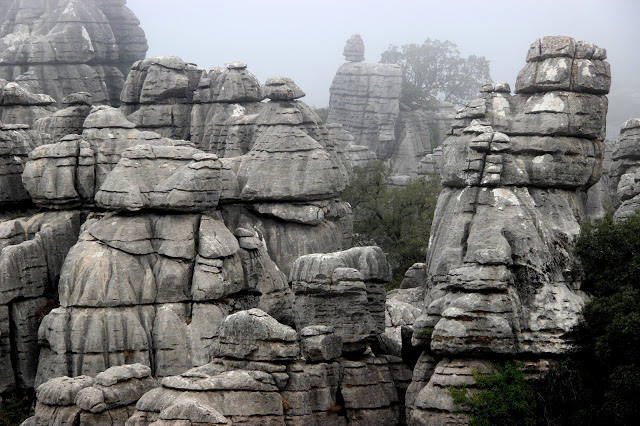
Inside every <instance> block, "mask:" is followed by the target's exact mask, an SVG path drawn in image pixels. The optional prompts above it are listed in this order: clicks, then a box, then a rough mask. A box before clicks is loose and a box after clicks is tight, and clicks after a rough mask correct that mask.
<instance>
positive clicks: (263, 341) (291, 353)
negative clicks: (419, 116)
mask: <svg viewBox="0 0 640 426" xmlns="http://www.w3.org/2000/svg"><path fill="white" fill-rule="evenodd" d="M297 338H298V335H297V333H296V331H295V330H294V329H292V328H291V327H288V326H286V325H284V324H280V323H279V322H278V321H276V320H275V319H274V318H273V317H271V316H269V315H267V314H266V313H265V312H263V311H261V310H260V309H250V310H248V311H241V312H238V313H235V314H232V315H229V316H228V317H227V318H225V320H224V322H223V323H222V325H221V326H220V330H219V336H218V341H217V342H216V343H214V347H213V354H214V355H215V356H222V357H228V358H234V359H249V360H254V361H284V360H291V359H295V358H297V357H298V355H299V353H300V348H299V346H298V342H297Z"/></svg>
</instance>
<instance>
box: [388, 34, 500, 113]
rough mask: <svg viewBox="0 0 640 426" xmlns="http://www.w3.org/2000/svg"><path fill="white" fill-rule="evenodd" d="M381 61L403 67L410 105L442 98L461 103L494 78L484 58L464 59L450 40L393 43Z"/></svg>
mask: <svg viewBox="0 0 640 426" xmlns="http://www.w3.org/2000/svg"><path fill="white" fill-rule="evenodd" d="M380 62H382V63H390V64H399V65H400V66H401V67H402V72H403V87H402V100H403V102H405V103H408V104H411V103H414V102H415V103H419V104H429V103H430V102H432V101H433V99H439V100H442V101H446V102H450V103H452V104H457V105H461V104H464V103H466V102H468V101H469V100H470V99H472V98H473V97H474V96H475V95H476V94H477V93H478V90H479V89H480V87H481V86H482V85H483V84H484V83H488V82H490V81H491V74H490V71H489V61H488V60H487V59H486V58H485V57H483V56H475V55H471V56H469V57H467V58H463V57H461V56H460V52H459V51H458V48H457V46H456V45H455V44H454V43H452V42H450V41H440V40H431V39H427V40H426V41H425V42H424V43H422V44H405V45H403V46H401V47H399V46H394V45H391V46H389V48H388V49H387V50H386V51H385V52H383V53H382V58H381V60H380Z"/></svg>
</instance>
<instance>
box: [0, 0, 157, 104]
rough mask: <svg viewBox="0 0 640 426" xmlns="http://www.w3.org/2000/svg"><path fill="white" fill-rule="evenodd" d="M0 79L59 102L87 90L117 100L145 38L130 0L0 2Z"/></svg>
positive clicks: (102, 100) (100, 100) (141, 55)
mask: <svg viewBox="0 0 640 426" xmlns="http://www.w3.org/2000/svg"><path fill="white" fill-rule="evenodd" d="M0 17H2V18H1V19H2V20H1V22H0V78H4V79H6V80H9V81H16V82H18V83H20V84H22V85H25V86H26V87H28V88H29V89H30V90H31V91H32V92H34V93H46V94H47V95H50V96H52V97H53V98H54V99H56V100H58V101H62V99H63V98H64V97H65V96H66V95H69V94H71V93H74V92H88V93H90V94H91V95H92V96H93V102H94V103H111V104H118V103H119V99H120V91H121V90H122V87H123V83H124V76H125V75H126V73H127V72H128V70H129V68H130V67H131V64H133V63H134V62H135V61H137V60H139V59H142V58H144V56H145V54H146V52H147V41H146V38H145V35H144V32H143V31H142V29H141V28H140V26H139V24H140V23H139V21H138V19H137V18H136V17H135V15H134V14H133V12H131V10H129V9H128V8H127V7H126V0H52V1H34V0H7V1H3V2H2V3H1V4H0Z"/></svg>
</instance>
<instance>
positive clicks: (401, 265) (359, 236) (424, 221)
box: [343, 162, 440, 287]
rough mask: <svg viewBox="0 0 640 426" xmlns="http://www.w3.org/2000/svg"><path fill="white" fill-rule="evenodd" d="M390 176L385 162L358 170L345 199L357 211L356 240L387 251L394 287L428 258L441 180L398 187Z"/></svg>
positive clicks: (357, 242)
mask: <svg viewBox="0 0 640 426" xmlns="http://www.w3.org/2000/svg"><path fill="white" fill-rule="evenodd" d="M389 176H390V170H389V169H388V168H386V167H385V166H384V164H383V163H382V162H378V163H376V165H375V167H374V168H373V169H372V170H361V169H356V171H355V177H354V179H353V181H352V183H351V185H350V186H349V187H348V188H347V189H346V190H345V191H344V193H343V198H344V199H345V200H346V201H348V202H349V203H350V204H351V206H352V208H353V210H354V234H355V235H354V239H355V241H354V243H355V244H357V245H369V244H374V245H378V246H380V247H381V248H382V249H383V250H384V251H385V253H386V254H387V259H388V260H389V263H390V264H391V266H392V268H393V281H392V284H391V287H397V286H399V285H400V282H401V281H402V278H403V276H404V273H405V272H406V271H407V269H409V267H410V266H411V265H413V264H414V263H417V262H424V261H425V258H426V250H427V246H428V243H429V234H430V233H431V222H432V220H433V213H434V210H435V206H436V203H437V200H438V195H439V193H440V182H439V180H438V178H437V177H435V176H433V177H429V178H421V179H414V180H412V181H411V182H410V183H409V184H408V185H407V186H404V187H394V186H390V185H389Z"/></svg>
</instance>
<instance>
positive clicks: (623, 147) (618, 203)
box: [607, 119, 640, 220]
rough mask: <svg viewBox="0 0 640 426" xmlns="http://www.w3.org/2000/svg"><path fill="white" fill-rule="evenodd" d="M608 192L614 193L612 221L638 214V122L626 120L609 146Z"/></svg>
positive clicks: (639, 182)
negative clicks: (615, 139)
mask: <svg viewBox="0 0 640 426" xmlns="http://www.w3.org/2000/svg"><path fill="white" fill-rule="evenodd" d="M612 149H613V152H612V153H611V163H610V165H609V168H608V173H607V174H608V178H609V182H608V183H609V191H610V192H611V193H612V194H615V196H614V197H613V198H614V206H615V207H616V212H615V214H614V218H615V219H616V220H621V219H625V218H627V217H629V216H631V215H633V214H635V213H637V212H639V211H640V119H632V120H627V121H626V122H625V123H624V124H623V125H622V128H621V129H620V137H619V138H618V140H617V141H616V142H615V144H614V145H613V147H612Z"/></svg>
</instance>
